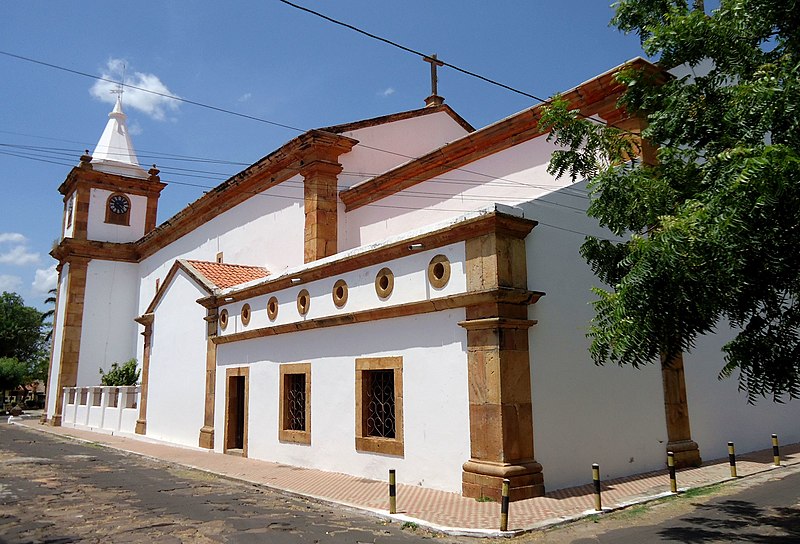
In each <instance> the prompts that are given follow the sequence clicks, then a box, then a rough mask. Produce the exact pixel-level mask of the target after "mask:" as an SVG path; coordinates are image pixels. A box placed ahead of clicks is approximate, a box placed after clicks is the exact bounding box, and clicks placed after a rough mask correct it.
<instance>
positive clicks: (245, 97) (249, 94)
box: [239, 93, 253, 102]
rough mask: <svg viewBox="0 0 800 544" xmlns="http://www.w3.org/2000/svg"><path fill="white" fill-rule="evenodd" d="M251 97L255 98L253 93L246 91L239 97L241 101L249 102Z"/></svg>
mask: <svg viewBox="0 0 800 544" xmlns="http://www.w3.org/2000/svg"><path fill="white" fill-rule="evenodd" d="M251 98H253V93H244V94H243V95H242V96H240V97H239V102H247V101H248V100H250V99H251Z"/></svg>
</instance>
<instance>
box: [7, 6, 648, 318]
mask: <svg viewBox="0 0 800 544" xmlns="http://www.w3.org/2000/svg"><path fill="white" fill-rule="evenodd" d="M297 3H299V4H302V5H305V6H307V7H309V8H311V9H314V10H317V11H321V12H323V13H325V14H327V15H329V16H331V17H333V18H336V19H340V20H343V21H346V22H348V23H350V24H352V25H355V26H358V27H361V28H363V29H365V30H367V31H369V32H372V33H374V34H378V35H381V36H383V37H386V38H388V39H391V40H393V41H397V42H399V43H402V44H404V45H406V46H408V47H410V48H413V49H416V50H420V51H423V52H426V53H428V54H433V53H436V54H438V56H439V58H441V59H443V60H446V61H447V62H449V63H451V64H454V65H457V66H460V67H463V68H465V69H468V70H471V71H473V72H477V73H479V74H481V75H484V76H486V77H490V78H492V79H495V80H498V81H501V82H503V83H505V84H507V85H510V86H512V87H515V88H518V89H521V90H524V91H526V92H528V93H530V94H533V95H536V96H540V97H543V98H546V97H549V96H551V95H552V94H553V93H556V92H558V91H561V90H566V89H569V88H571V87H573V86H575V85H577V84H579V83H581V82H582V81H585V80H587V79H589V78H591V77H593V76H594V75H596V74H598V73H601V72H604V71H606V70H608V69H609V68H612V67H614V66H616V65H618V64H620V63H622V62H624V61H626V60H628V59H630V58H632V57H635V56H638V55H642V52H641V49H640V47H639V43H638V40H637V38H636V37H635V36H625V35H623V34H621V33H620V32H618V31H617V30H616V29H614V28H611V27H609V26H608V22H609V20H610V19H611V17H612V15H613V11H612V9H611V8H610V7H608V5H607V4H606V3H605V2H602V1H600V2H598V1H591V0H561V1H558V2H554V1H548V2H544V1H536V0H527V1H508V2H487V1H485V0H484V1H478V0H460V1H456V0H441V1H431V0H427V1H418V0H404V1H402V2H383V1H375V0H371V1H370V0H340V1H336V2H334V1H328V2H323V1H314V0H297ZM0 51H2V52H5V53H11V54H14V55H20V56H24V57H29V58H32V59H36V60H38V61H42V62H45V63H48V64H52V65H57V66H62V67H65V68H69V69H71V70H75V71H79V72H85V73H88V74H93V75H96V76H106V77H110V78H112V79H120V78H121V67H122V66H123V65H124V66H125V74H126V82H127V83H132V84H136V85H141V86H146V87H148V88H153V89H157V90H161V92H165V93H168V94H173V95H177V96H180V97H182V98H186V99H189V100H192V101H196V102H201V103H204V104H209V105H212V106H215V107H219V108H223V109H227V110H233V111H237V112H241V113H243V114H247V115H251V116H255V117H259V118H263V119H267V120H270V121H274V122H277V123H281V124H285V125H289V126H292V127H296V128H299V129H304V130H305V129H310V128H317V127H324V126H329V125H333V124H338V123H345V122H350V121H355V120H358V119H365V118H370V117H374V116H378V115H384V114H388V113H393V112H398V111H404V110H409V109H415V108H418V107H421V106H422V105H423V100H424V98H425V97H426V96H427V95H428V94H429V90H430V80H429V65H428V64H427V63H425V62H423V61H422V60H420V59H419V58H418V57H415V56H413V55H411V54H409V53H406V52H403V51H400V50H398V49H395V48H392V47H390V46H388V45H386V44H383V43H380V42H377V41H374V40H371V39H369V38H367V37H365V36H362V35H359V34H356V33H354V32H352V31H350V30H347V29H344V28H342V27H339V26H335V25H333V24H331V23H329V22H326V21H323V20H321V19H319V18H316V17H314V16H312V15H309V14H307V13H304V12H301V11H298V10H296V9H293V8H291V7H289V6H287V5H285V4H282V3H280V2H278V1H277V0H264V1H259V2H225V3H220V2H208V1H204V2H163V1H159V2H155V1H139V2H130V3H122V2H97V1H88V2H80V3H68V2H56V1H51V2H37V1H29V2H6V3H4V5H3V17H2V18H0ZM0 81H2V85H0V172H2V179H1V180H0V191H2V193H1V194H2V199H1V200H0V202H2V213H0V290H9V291H16V292H18V293H20V294H21V295H22V296H23V297H24V298H25V300H26V302H27V303H28V304H30V305H35V306H39V307H41V306H42V304H41V302H42V301H43V299H44V298H45V297H46V291H47V289H49V288H50V287H53V286H54V285H55V283H54V278H55V276H54V269H53V265H54V261H53V260H52V258H51V257H50V256H49V255H48V252H49V251H50V249H51V247H52V245H53V243H54V241H55V240H57V239H58V237H59V234H60V224H61V218H62V211H63V203H62V200H61V195H60V194H59V193H58V191H57V189H58V186H59V185H60V183H61V182H62V181H63V180H64V178H65V177H66V175H67V174H68V172H69V170H70V167H71V166H72V165H74V164H76V163H77V162H78V157H79V156H80V155H81V153H82V151H83V150H84V149H89V150H90V151H91V150H93V149H94V146H95V144H96V143H97V139H98V138H99V136H100V134H101V132H102V130H103V128H104V126H105V123H106V120H107V114H108V112H109V111H110V110H111V107H112V105H113V104H112V101H113V95H112V94H111V93H109V92H108V88H106V87H103V86H102V85H101V86H96V85H97V81H96V80H93V79H90V78H88V77H83V76H79V75H75V74H72V73H68V72H65V71H61V70H57V69H54V68H51V67H45V66H42V65H38V64H34V63H30V62H25V61H22V60H19V59H15V58H11V57H8V56H6V55H2V54H0ZM439 94H440V95H442V96H444V97H445V99H446V102H447V103H448V104H449V105H450V106H451V107H453V108H454V109H455V110H456V111H457V112H459V113H460V114H461V115H462V116H463V117H464V118H465V119H467V121H469V122H470V123H472V124H473V126H475V127H478V128H479V127H482V126H485V125H487V124H489V123H491V122H493V121H496V120H498V119H500V118H503V117H505V116H507V115H510V114H512V113H514V112H517V111H519V110H522V109H524V108H527V107H530V106H531V105H533V104H535V103H536V101H534V100H532V99H530V98H526V97H523V96H520V95H517V94H514V93H512V92H510V91H507V90H504V89H500V88H498V87H494V86H491V85H489V84H487V83H484V82H481V81H479V80H476V79H473V78H470V77H468V76H465V75H462V74H459V73H457V72H454V71H452V70H449V69H447V68H444V69H441V70H440V75H439ZM124 108H125V111H126V113H127V114H128V123H129V126H130V128H131V132H132V134H133V141H134V146H135V147H136V151H137V153H138V155H139V160H140V162H141V163H142V165H145V167H147V165H149V164H152V163H156V164H157V165H158V166H159V168H161V170H162V174H161V177H162V180H163V181H166V182H167V183H170V182H173V183H170V185H169V186H168V187H167V188H166V189H165V190H164V192H163V193H162V197H161V201H160V205H159V222H161V221H164V220H166V219H168V218H169V217H170V216H172V215H173V214H174V213H175V212H177V211H178V210H180V209H181V208H182V207H184V206H185V205H186V204H187V203H189V202H191V201H193V200H195V199H196V198H197V197H199V196H200V195H201V194H202V191H203V190H204V189H205V188H207V187H211V186H214V185H216V184H219V183H221V182H222V181H223V180H224V179H226V178H227V177H228V176H229V175H231V174H234V173H236V172H237V171H238V170H240V169H241V168H243V167H244V165H247V164H250V163H252V162H255V161H256V160H258V159H259V158H261V157H262V156H264V155H266V154H268V153H269V152H270V151H272V150H273V149H275V148H276V147H278V146H280V145H281V144H282V143H284V142H285V141H287V140H289V139H291V138H293V137H294V136H296V135H297V134H298V132H297V131H294V130H289V129H285V128H279V127H276V126H274V125H270V124H267V123H263V122H257V121H253V120H248V119H243V118H239V117H236V116H232V115H227V114H223V113H220V112H215V111H211V110H209V109H204V108H200V107H197V106H194V105H191V104H187V103H178V102H174V101H169V100H165V99H158V98H155V97H153V96H151V95H146V94H142V93H136V95H135V94H134V92H133V91H129V92H127V93H126V95H125V97H124ZM20 155H24V156H20ZM190 158H191V159H190ZM209 159H213V160H214V161H212V162H209V161H208V160H209ZM216 161H220V162H216ZM222 161H227V162H222ZM179 169H188V170H197V171H199V172H197V171H195V172H191V171H187V170H179ZM182 183H189V184H194V185H201V186H204V187H194V186H189V185H181V184H182Z"/></svg>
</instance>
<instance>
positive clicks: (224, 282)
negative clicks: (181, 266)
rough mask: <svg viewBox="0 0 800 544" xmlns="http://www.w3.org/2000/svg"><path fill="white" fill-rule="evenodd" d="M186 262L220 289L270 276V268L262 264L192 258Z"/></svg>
mask: <svg viewBox="0 0 800 544" xmlns="http://www.w3.org/2000/svg"><path fill="white" fill-rule="evenodd" d="M186 262H187V263H189V264H190V265H192V267H194V269H195V270H197V271H198V272H199V273H200V274H202V275H203V276H205V278H206V279H208V280H209V281H210V282H211V283H213V284H214V285H215V286H216V287H217V288H219V289H225V288H227V287H233V286H234V285H239V284H242V283H247V282H248V281H253V280H257V279H261V278H265V277H267V276H269V270H267V269H266V268H263V267H260V266H246V265H242V264H228V263H212V262H208V261H192V260H187V261H186Z"/></svg>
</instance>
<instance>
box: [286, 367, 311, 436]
mask: <svg viewBox="0 0 800 544" xmlns="http://www.w3.org/2000/svg"><path fill="white" fill-rule="evenodd" d="M286 380H287V382H288V383H287V384H286V410H287V413H286V428H287V429H289V430H292V431H305V430H306V375H305V374H287V375H286Z"/></svg>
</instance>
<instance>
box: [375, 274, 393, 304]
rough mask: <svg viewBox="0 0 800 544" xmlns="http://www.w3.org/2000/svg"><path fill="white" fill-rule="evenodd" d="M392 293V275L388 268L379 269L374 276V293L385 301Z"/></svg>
mask: <svg viewBox="0 0 800 544" xmlns="http://www.w3.org/2000/svg"><path fill="white" fill-rule="evenodd" d="M392 291H394V273H393V272H392V270H391V269H390V268H386V267H384V268H381V269H380V270H379V271H378V273H377V274H376V275H375V292H376V293H377V294H378V298H380V299H381V300H386V299H387V298H389V297H390V296H391V295H392Z"/></svg>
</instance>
